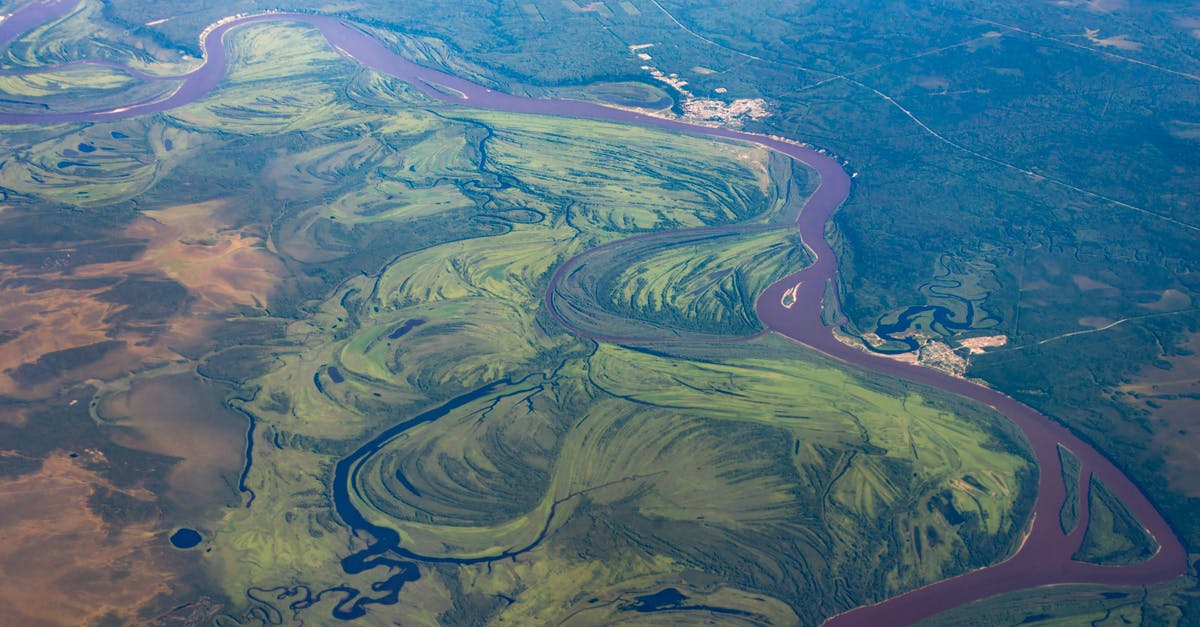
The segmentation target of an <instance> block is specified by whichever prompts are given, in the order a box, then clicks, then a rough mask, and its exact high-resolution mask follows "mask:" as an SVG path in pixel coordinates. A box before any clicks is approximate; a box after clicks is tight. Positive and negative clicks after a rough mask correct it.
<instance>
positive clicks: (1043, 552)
mask: <svg viewBox="0 0 1200 627" xmlns="http://www.w3.org/2000/svg"><path fill="white" fill-rule="evenodd" d="M77 3H78V0H35V1H34V2H32V3H30V4H27V5H25V6H23V7H22V8H20V9H19V10H17V11H16V12H14V13H13V14H11V15H10V16H8V17H7V18H6V19H4V20H3V21H2V22H0V47H4V46H6V45H7V44H8V43H9V42H11V41H12V40H13V39H15V38H16V37H18V36H20V35H21V34H22V33H25V32H27V31H29V30H30V29H32V28H35V27H36V26H38V25H41V24H44V23H46V22H48V21H50V20H53V19H55V18H57V17H60V16H62V15H64V14H66V13H67V12H69V11H70V10H71V9H72V8H74V6H75V5H76V4H77ZM274 20H288V21H293V22H303V23H307V24H309V25H311V26H314V27H316V28H317V29H319V30H320V31H321V33H322V34H323V35H324V36H325V38H326V39H327V40H328V41H329V43H330V44H331V45H332V46H333V47H334V48H335V49H336V50H338V51H339V52H341V53H342V54H343V55H345V56H347V57H350V58H353V59H355V60H357V61H358V62H359V63H361V64H363V65H364V66H366V67H369V68H372V69H374V70H377V71H379V72H382V73H385V74H388V75H391V76H394V77H397V78H399V79H402V80H404V81H406V82H409V83H411V84H413V85H415V86H416V87H418V88H420V89H422V91H424V92H425V93H426V94H427V95H428V96H430V97H431V98H435V99H438V100H441V101H445V102H450V103H457V104H464V105H468V106H472V107H478V108H485V109H493V110H497V111H505V112H513V113H529V114H539V115H557V116H572V117H582V118H589V119H595V120H603V121H610V122H619V123H625V124H640V125H645V126H650V127H655V128H659V129H664V130H668V131H674V132H680V133H690V134H694V135H704V136H710V137H718V138H723V139H729V140H738V141H744V142H749V143H753V144H757V145H759V146H763V147H765V148H768V149H771V150H775V151H778V152H780V153H782V154H785V155H788V156H789V157H791V158H793V159H796V160H798V161H800V162H803V163H804V164H806V165H808V166H809V167H811V168H813V169H814V170H816V171H817V172H818V173H819V175H820V185H819V186H818V188H817V190H816V191H815V192H814V193H813V195H812V196H811V198H809V200H808V202H807V204H806V205H805V206H804V209H803V211H802V212H801V214H800V217H799V219H798V221H797V223H796V227H797V228H798V229H799V231H800V234H801V236H802V237H803V239H804V241H805V242H806V244H807V245H808V246H809V248H810V249H811V252H812V254H813V257H814V258H815V260H814V262H813V263H812V264H811V265H809V266H808V267H806V268H804V269H803V270H800V271H798V272H796V273H794V274H791V275H789V276H787V277H785V278H783V279H782V280H780V281H778V282H777V283H775V284H773V285H772V286H770V287H769V288H768V289H767V290H766V291H765V292H764V293H763V294H762V295H761V296H760V297H759V299H758V301H757V305H756V312H757V314H758V317H759V319H760V320H761V322H762V323H763V324H764V325H765V326H766V327H767V328H768V329H769V330H770V331H773V332H776V333H779V334H782V335H784V336H786V337H788V338H791V339H792V340H794V341H797V342H799V343H801V344H804V345H806V346H808V347H810V348H813V349H815V350H817V351H820V352H822V353H824V354H826V355H829V356H830V357H833V358H835V359H838V360H840V361H842V362H845V363H847V364H851V365H853V366H857V367H860V368H863V369H866V370H868V371H872V372H877V373H880V374H884V375H887V376H893V377H899V378H902V379H906V380H908V381H912V382H914V383H918V384H921V385H927V386H931V387H935V388H939V389H942V390H946V391H949V392H952V393H955V394H958V395H961V396H964V397H967V398H970V399H973V400H975V401H978V402H981V403H984V404H986V405H988V406H990V407H992V408H994V409H996V410H997V411H999V412H1001V413H1003V414H1004V415H1005V416H1007V417H1008V418H1009V420H1011V421H1012V422H1013V423H1015V424H1016V425H1017V426H1018V427H1019V428H1020V429H1021V431H1022V432H1023V433H1024V435H1025V437H1026V438H1027V439H1028V441H1029V443H1030V445H1031V446H1032V449H1033V452H1034V454H1035V455H1036V458H1037V464H1038V467H1039V469H1040V472H1039V478H1038V494H1037V501H1036V503H1035V505H1034V510H1033V518H1032V520H1031V521H1030V524H1029V528H1028V535H1027V537H1026V538H1025V541H1024V543H1023V544H1022V545H1021V547H1020V548H1019V549H1018V550H1017V552H1016V553H1015V554H1014V555H1012V556H1011V557H1009V558H1008V559H1007V560H1005V561H1003V562H1001V563H999V564H996V565H993V566H989V567H986V568H981V569H978V570H975V571H971V572H968V573H966V574H963V575H960V576H957V577H954V578H951V579H947V580H944V581H940V582H937V583H934V584H931V585H928V586H925V587H923V588H919V589H917V590H913V591H911V592H908V593H906V594H903V595H900V596H897V597H893V598H891V599H887V600H885V601H883V602H881V603H878V604H876V605H870V606H864V607H860V608H857V609H854V610H851V611H848V612H845V613H843V614H840V615H838V616H834V617H832V618H830V619H828V620H827V621H826V624H828V625H839V626H845V625H854V626H857V625H884V624H888V625H893V624H907V623H912V622H915V621H918V620H921V619H923V618H926V617H929V616H932V615H934V614H936V613H938V612H940V611H943V610H946V609H950V608H953V607H957V606H959V605H962V604H964V603H969V602H971V601H974V600H978V599H982V598H986V597H990V596H993V595H996V594H1001V593H1004V592H1010V591H1014V590H1020V589H1025V588H1032V587H1036V586H1046V585H1052V584H1067V583H1094V584H1106V585H1142V584H1149V583H1154V582H1158V581H1163V580H1167V579H1170V578H1173V577H1176V576H1178V575H1181V574H1183V573H1184V572H1185V569H1186V558H1187V555H1186V552H1185V550H1184V548H1183V546H1182V545H1181V544H1180V542H1179V540H1178V538H1177V537H1176V536H1175V534H1174V533H1173V531H1172V530H1171V528H1170V526H1169V525H1168V524H1167V522H1166V520H1164V519H1163V517H1162V516H1161V515H1160V514H1159V512H1158V511H1157V510H1156V509H1155V508H1154V506H1153V505H1152V504H1151V503H1150V501H1149V500H1148V499H1147V498H1146V496H1145V495H1144V494H1143V493H1142V492H1141V490H1139V489H1138V487H1137V486H1136V485H1134V483H1133V482H1132V481H1130V480H1129V478H1128V477H1126V476H1125V475H1124V474H1123V473H1122V472H1121V471H1120V470H1119V469H1118V468H1116V467H1115V466H1114V465H1113V464H1112V463H1111V462H1110V461H1109V460H1108V459H1107V458H1106V457H1104V456H1103V455H1102V454H1100V453H1099V452H1097V451H1096V450H1095V449H1093V448H1092V447H1091V446H1089V445H1088V444H1087V443H1085V442H1083V441H1082V440H1080V439H1079V438H1078V437H1076V436H1075V435H1073V434H1072V433H1071V432H1070V431H1069V430H1067V429H1066V428H1064V427H1062V426H1061V425H1059V424H1057V423H1055V422H1053V421H1052V420H1050V419H1048V418H1047V417H1046V416H1043V415H1042V414H1039V413H1038V412H1036V411H1034V410H1033V409H1032V408H1030V407H1028V406H1026V405H1023V404H1021V403H1019V402H1017V401H1016V400H1014V399H1012V398H1010V397H1008V396H1006V395H1004V394H1002V393H1000V392H997V391H995V390H992V389H990V388H987V387H984V386H982V385H978V384H976V383H973V382H971V381H967V380H964V379H960V378H956V377H953V376H950V375H947V374H944V373H942V372H938V371H935V370H931V369H928V368H924V367H921V366H916V365H912V364H907V363H903V362H899V361H895V360H892V359H888V358H885V357H881V356H879V355H875V354H872V353H868V352H866V351H863V350H860V349H858V348H856V347H853V346H849V345H847V344H844V343H842V342H841V341H839V340H838V339H837V338H835V337H834V335H833V332H832V330H831V329H830V328H829V327H826V326H825V325H824V324H823V323H822V320H821V312H822V299H823V297H824V295H825V291H826V284H827V282H828V281H829V280H831V279H833V278H834V276H835V275H836V273H837V260H836V258H835V256H834V253H833V250H832V249H831V248H830V246H829V244H828V242H826V241H825V239H824V229H825V224H826V222H828V220H829V218H830V216H831V215H832V214H833V212H834V211H835V210H836V209H837V208H838V207H839V206H840V205H841V204H842V202H843V201H845V199H846V198H847V196H848V195H849V193H850V178H849V176H847V174H846V172H845V171H844V169H843V168H842V167H841V165H840V164H839V163H838V162H837V161H836V160H834V159H832V158H830V157H828V156H826V155H824V154H822V153H819V152H817V151H814V150H811V149H808V148H805V147H803V146H801V145H799V144H796V143H793V142H790V141H786V140H783V139H779V138H774V137H767V136H764V135H756V134H752V133H745V132H740V131H735V130H731V129H726V128H716V127H707V126H699V125H693V124H688V123H686V122H681V121H678V120H672V119H665V118H660V117H654V116H650V115H644V114H640V113H636V112H631V111H626V110H622V109H616V108H611V107H607V106H604V105H600V104H594V103H586V102H578V101H572V100H550V99H536V98H523V97H518V96H513V95H509V94H504V93H499V92H496V91H493V90H490V89H488V88H486V87H483V86H480V85H477V84H474V83H471V82H469V81H466V80H464V79H461V78H458V77H454V76H451V75H448V74H445V73H442V72H438V71H436V70H432V69H429V68H425V67H421V66H418V65H416V64H414V63H412V62H410V61H408V60H406V59H404V58H402V57H400V56H398V55H397V54H396V53H394V52H392V51H391V50H389V49H388V48H386V47H385V46H384V45H383V44H382V43H380V42H379V41H377V40H375V39H374V38H372V37H371V36H370V35H368V34H367V33H365V32H363V31H362V30H359V29H357V28H356V27H354V26H353V25H350V24H347V23H344V22H341V21H338V20H336V19H334V18H330V17H323V16H316V15H302V14H285V13H268V14H258V15H250V16H242V17H236V18H230V19H227V20H223V21H222V22H219V23H218V24H216V25H214V26H212V27H210V28H209V29H207V30H205V32H204V33H203V35H202V40H201V44H202V49H203V50H204V52H205V58H204V61H203V63H202V64H201V65H199V66H198V67H197V68H196V69H194V70H193V71H191V72H189V73H187V74H184V75H181V76H177V77H170V78H172V79H173V80H178V81H180V86H179V87H178V89H176V90H175V91H174V92H172V93H171V94H170V95H168V96H166V97H165V98H161V99H159V100H155V101H151V102H139V103H130V104H128V105H126V106H123V107H119V108H115V109H108V110H101V111H83V112H75V113H56V114H30V115H24V114H0V123H8V124H50V123H58V122H73V121H74V122H86V121H103V120H111V119H116V118H125V117H131V116H138V115H145V114H149V113H155V112H160V111H166V110H169V109H172V108H174V107H178V106H180V105H183V104H186V103H190V102H193V101H195V100H197V99H199V98H200V97H202V96H204V95H205V94H207V93H208V92H209V91H211V90H212V89H213V88H214V87H215V86H216V85H217V84H218V83H219V82H220V81H221V80H222V79H223V77H224V76H225V71H226V49H225V47H224V44H223V38H224V36H225V34H226V33H228V32H229V31H230V30H232V29H234V28H237V27H239V26H242V25H245V24H252V23H256V22H265V21H274ZM79 64H80V63H78V62H77V63H75V64H73V65H79ZM104 65H110V64H104ZM435 86H437V87H441V88H443V89H436V88H435ZM452 94H453V95H452ZM730 228H736V227H730ZM583 254H585V255H586V254H588V253H583ZM571 266H572V261H568V262H566V263H565V264H564V266H563V267H564V268H567V267H571ZM562 274H563V273H562V272H560V273H558V274H556V277H559V278H557V279H555V280H552V285H551V291H553V289H554V283H555V281H557V280H561V275H562ZM791 290H794V304H792V305H791V306H790V307H788V306H785V305H784V303H785V300H784V298H785V292H789V291H791ZM791 301H792V299H791V297H790V295H789V298H788V301H787V302H789V303H790V302H791ZM547 304H548V305H549V306H550V309H551V312H552V313H553V314H554V315H555V316H556V317H559V316H558V313H557V312H556V311H555V309H554V302H553V299H551V298H550V296H549V294H548V295H547ZM559 320H560V321H563V322H565V321H564V320H563V319H562V318H561V317H559ZM568 326H569V325H568ZM443 409H446V408H444V407H443V408H439V409H437V410H431V413H432V412H437V411H439V410H443ZM432 418H433V416H432V415H425V414H423V415H422V416H420V417H417V418H414V419H413V420H426V419H432ZM409 422H412V421H409ZM405 424H408V423H405ZM397 428H403V425H397ZM1060 444H1061V445H1062V446H1064V447H1065V448H1067V449H1069V450H1070V451H1072V452H1073V453H1074V454H1075V455H1076V456H1077V457H1078V458H1079V460H1080V462H1081V465H1082V471H1081V473H1080V483H1081V485H1080V489H1079V490H1078V492H1077V493H1078V495H1079V496H1078V498H1079V501H1080V503H1079V512H1080V517H1079V521H1078V523H1077V525H1076V527H1075V529H1074V531H1073V532H1072V533H1070V534H1064V533H1063V532H1062V530H1061V527H1060V525H1059V509H1060V507H1061V505H1062V503H1063V500H1064V498H1065V495H1066V488H1065V486H1064V484H1063V481H1062V479H1061V476H1062V475H1061V472H1060V471H1061V465H1060V464H1061V462H1060V459H1059V455H1058V451H1057V447H1058V445H1060ZM377 445H378V443H377V442H372V443H368V444H367V445H366V446H364V447H363V448H362V449H360V450H359V451H357V452H355V453H354V454H353V455H351V456H350V457H347V458H346V459H345V460H343V462H342V463H340V464H339V465H338V470H337V474H338V476H337V477H336V481H335V504H336V508H337V510H338V513H339V515H340V516H341V517H342V518H343V520H344V521H345V522H347V523H348V524H350V525H351V527H353V528H354V529H355V530H356V532H357V531H365V532H369V533H371V534H372V535H374V536H375V537H376V538H377V540H378V542H377V543H376V544H374V545H372V548H371V549H368V550H367V551H364V552H362V553H359V554H356V555H352V556H350V557H348V558H346V559H345V560H344V561H343V566H344V567H345V568H346V569H347V571H353V572H360V571H361V570H364V569H367V568H371V567H373V566H377V565H384V566H390V567H391V568H393V572H394V573H395V574H394V575H393V577H392V578H391V579H389V580H388V581H387V582H380V583H379V584H376V586H375V589H376V590H377V591H388V592H389V596H390V597H391V598H390V599H379V600H373V601H370V602H380V603H386V602H388V601H389V600H391V601H392V602H394V598H395V596H394V594H395V592H396V591H398V590H399V588H400V586H402V585H403V583H404V582H405V581H410V580H412V579H414V578H416V576H417V574H416V572H415V570H414V569H415V565H412V562H401V561H399V560H393V559H391V558H387V557H384V555H383V554H384V553H387V552H391V553H393V554H398V555H400V556H403V557H408V558H415V559H417V560H418V561H421V558H419V557H417V556H413V555H412V554H406V553H405V552H404V551H401V550H398V549H399V547H398V546H396V542H395V540H394V539H392V538H390V537H387V533H388V532H387V530H383V529H380V528H378V527H375V526H372V525H370V524H368V523H366V521H365V520H364V519H363V518H362V516H361V515H359V514H357V512H356V511H355V510H354V508H353V506H352V505H351V504H350V503H351V502H350V499H349V497H348V496H347V494H346V490H347V489H348V486H347V484H348V483H349V477H348V476H346V475H347V474H348V473H352V472H353V470H352V467H353V465H354V462H355V460H357V459H359V458H361V457H362V456H363V455H365V454H367V453H369V449H370V448H371V447H372V446H377ZM1093 475H1094V476H1095V477H1096V478H1098V479H1100V480H1101V481H1103V482H1104V483H1105V484H1106V485H1107V486H1108V487H1109V489H1110V490H1111V491H1112V492H1113V493H1114V494H1115V495H1116V496H1117V497H1119V498H1120V499H1121V501H1122V502H1124V504H1125V506H1126V507H1127V508H1128V509H1129V510H1130V511H1131V512H1132V513H1133V514H1134V515H1135V516H1136V517H1137V518H1138V520H1139V521H1141V523H1142V524H1143V525H1144V526H1145V527H1146V529H1147V530H1148V531H1149V532H1150V534H1151V535H1153V537H1154V539H1155V540H1156V541H1157V542H1158V545H1159V549H1158V552H1157V553H1156V554H1155V555H1154V556H1153V557H1151V558H1150V559H1148V560H1146V561H1144V562H1141V563H1138V564H1134V565H1130V566H1100V565H1095V564H1085V563H1081V562H1076V561H1073V560H1072V559H1071V556H1072V555H1073V554H1074V553H1075V551H1076V550H1077V549H1078V547H1079V545H1080V542H1081V541H1082V538H1083V533H1084V531H1085V530H1086V528H1087V522H1088V509H1087V494H1088V489H1087V486H1088V480H1089V478H1090V477H1091V476H1093ZM380 535H382V536H384V537H380ZM392 535H395V534H394V532H393V533H392ZM389 539H390V540H392V541H391V542H387V541H385V540H389ZM410 565H411V567H410ZM326 592H345V593H346V594H348V595H350V598H353V597H354V596H357V595H358V593H357V591H350V590H342V589H338V590H331V591H326ZM318 597H319V595H318ZM347 601H350V599H349V598H348V599H347ZM363 601H365V599H359V600H358V602H353V603H350V604H349V607H345V608H344V610H345V611H344V614H343V616H342V617H344V618H353V617H355V616H357V615H360V613H361V611H362V609H363V608H362V605H363ZM344 605H345V603H344Z"/></svg>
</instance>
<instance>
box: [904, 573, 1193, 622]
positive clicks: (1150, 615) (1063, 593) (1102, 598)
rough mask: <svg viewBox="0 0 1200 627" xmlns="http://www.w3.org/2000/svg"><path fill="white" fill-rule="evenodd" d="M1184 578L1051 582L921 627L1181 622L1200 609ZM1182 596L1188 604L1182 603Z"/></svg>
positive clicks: (943, 616)
mask: <svg viewBox="0 0 1200 627" xmlns="http://www.w3.org/2000/svg"><path fill="white" fill-rule="evenodd" d="M1186 589H1187V584H1186V581H1174V582H1168V583H1163V584H1158V585H1154V586H1148V587H1137V588H1104V587H1098V586H1049V587H1044V588H1039V589H1036V590H1023V591H1020V592H1011V593H1008V594H1002V595H999V596H996V597H992V598H990V599H984V600H982V601H977V602H975V603H971V604H968V605H964V606H962V607H959V608H955V609H953V610H950V611H947V612H943V613H941V614H938V615H937V616H934V617H933V618H930V619H928V620H925V621H922V622H920V623H918V625H919V626H920V627H937V626H942V625H945V626H947V627H949V626H951V625H967V626H970V627H984V626H991V625H1005V626H1011V627H1015V626H1017V625H1036V626H1037V627H1046V626H1051V625H1052V626H1055V627H1059V626H1062V627H1070V626H1074V625H1099V626H1103V627H1110V626H1111V627H1116V626H1118V625H1179V624H1188V623H1187V617H1188V616H1191V615H1192V613H1193V612H1195V611H1196V609H1197V607H1196V599H1195V597H1194V596H1193V595H1190V594H1188V593H1187V590H1186ZM1180 600H1183V601H1184V603H1180Z"/></svg>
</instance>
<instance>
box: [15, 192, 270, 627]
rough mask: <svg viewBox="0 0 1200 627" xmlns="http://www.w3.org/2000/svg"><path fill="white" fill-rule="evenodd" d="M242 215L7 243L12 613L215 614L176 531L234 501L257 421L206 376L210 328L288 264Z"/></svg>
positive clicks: (152, 218)
mask: <svg viewBox="0 0 1200 627" xmlns="http://www.w3.org/2000/svg"><path fill="white" fill-rule="evenodd" d="M235 209H236V208H235V207H233V206H232V203H226V202H208V203H202V204H191V205H180V206H174V207H169V208H166V209H163V210H159V211H148V212H144V213H142V214H141V215H139V216H138V217H136V218H134V219H132V220H131V221H127V222H126V223H125V224H124V225H123V226H119V227H117V228H116V230H113V229H111V228H110V229H107V230H105V229H97V231H96V232H95V233H88V235H87V238H86V239H84V238H81V237H77V236H76V237H70V236H64V237H62V238H60V239H61V240H62V241H54V239H53V237H47V238H43V239H42V240H41V241H39V242H38V243H36V244H28V243H25V240H24V239H22V238H20V237H15V236H10V239H15V240H16V241H10V242H5V244H4V248H5V250H4V256H3V257H0V361H2V363H4V364H5V365H6V366H5V367H4V369H3V370H2V371H0V538H3V539H4V541H3V542H0V578H3V580H4V581H6V582H7V583H6V585H5V586H4V588H3V589H0V623H2V624H5V625H7V624H13V625H17V624H19V625H82V624H96V623H108V622H120V623H122V624H151V623H157V624H172V623H175V624H194V623H196V622H203V621H204V620H206V619H207V618H208V617H209V616H211V615H212V614H213V613H215V612H216V611H217V610H218V609H219V607H220V605H219V604H218V602H216V601H215V600H212V599H208V598H201V599H200V600H199V601H195V599H196V596H197V593H196V590H195V589H194V588H193V587H192V586H191V584H190V583H189V582H193V581H195V580H196V578H197V577H199V576H200V575H198V573H199V572H200V569H199V568H198V564H197V558H198V555H200V554H202V551H203V550H204V545H203V544H201V545H200V547H198V548H197V549H195V550H193V551H186V552H185V551H178V550H175V549H173V548H171V546H170V544H169V543H168V542H167V536H168V535H169V533H170V532H171V530H172V529H173V528H174V527H175V526H176V525H177V524H180V522H179V521H183V522H185V523H186V524H187V525H188V526H196V527H199V528H200V529H201V530H203V528H204V525H203V523H204V520H205V518H206V516H207V515H210V514H211V512H212V511H213V510H212V508H213V507H215V506H221V505H230V504H236V503H237V498H238V493H237V490H236V482H237V476H238V473H239V472H240V470H241V466H242V463H243V459H242V456H243V452H244V450H245V433H246V421H245V418H244V417H243V416H241V415H240V414H238V413H236V412H235V411H233V410H231V409H229V408H228V407H227V406H226V405H225V403H224V401H225V397H226V394H227V390H226V389H225V388H224V387H222V386H220V385H218V384H213V383H208V382H205V381H203V380H202V379H201V378H199V377H197V376H196V375H195V374H194V373H193V371H194V369H195V366H196V363H197V362H196V360H197V358H199V357H200V356H201V355H203V354H204V353H205V352H207V350H209V349H210V344H209V343H208V342H209V340H207V339H206V338H207V336H208V334H209V333H210V332H211V331H212V330H213V329H215V328H217V327H218V325H220V324H222V323H223V322H224V321H227V320H236V319H238V318H241V317H242V315H241V314H242V312H243V311H246V310H247V309H261V308H262V307H263V306H264V305H263V304H264V303H266V302H267V299H268V298H269V297H270V295H271V294H272V291H273V290H274V289H275V287H276V286H277V285H278V284H279V282H280V280H281V278H282V277H283V276H284V274H285V273H286V270H285V268H284V266H283V264H282V263H281V262H280V261H279V260H278V258H277V257H275V255H273V254H272V253H271V252H269V251H268V250H267V246H266V242H265V235H264V233H262V232H260V231H257V230H255V229H254V228H253V227H246V228H239V227H236V226H235V224H236V211H235ZM21 219H22V218H21V216H16V217H14V214H12V213H8V212H6V215H4V216H3V220H4V221H9V220H21ZM27 219H28V218H27ZM34 219H37V218H34ZM41 219H45V218H41ZM12 224H13V223H11V222H10V224H9V225H4V226H5V227H6V231H7V232H13V233H18V234H20V233H23V232H24V231H23V230H22V228H21V227H12V226H11V225H12ZM33 239H34V238H30V241H33ZM85 377H86V379H85ZM93 399H99V401H98V402H96V401H94V400H93ZM184 598H187V599H189V600H190V601H194V602H192V603H188V604H184V605H181V601H180V600H181V599H184ZM172 608H174V609H172Z"/></svg>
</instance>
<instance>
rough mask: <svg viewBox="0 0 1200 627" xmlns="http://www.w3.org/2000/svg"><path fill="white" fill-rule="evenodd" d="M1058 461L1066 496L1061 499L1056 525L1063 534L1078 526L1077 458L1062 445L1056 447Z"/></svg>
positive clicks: (1078, 478) (1078, 480) (1078, 477)
mask: <svg viewBox="0 0 1200 627" xmlns="http://www.w3.org/2000/svg"><path fill="white" fill-rule="evenodd" d="M1058 459H1059V462H1060V463H1061V464H1062V480H1063V486H1064V487H1065V488H1066V489H1067V494H1066V496H1065V497H1063V504H1062V509H1060V510H1059V512H1058V523H1059V525H1060V526H1062V530H1063V533H1064V534H1069V533H1071V532H1072V531H1074V530H1075V525H1077V524H1079V482H1080V480H1081V479H1082V478H1081V477H1080V476H1079V470H1080V464H1079V458H1078V457H1076V456H1075V454H1074V453H1072V452H1071V451H1070V450H1068V449H1067V448H1066V447H1064V446H1063V445H1061V444H1060V445H1058Z"/></svg>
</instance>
